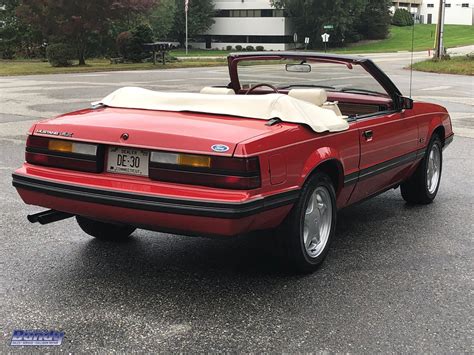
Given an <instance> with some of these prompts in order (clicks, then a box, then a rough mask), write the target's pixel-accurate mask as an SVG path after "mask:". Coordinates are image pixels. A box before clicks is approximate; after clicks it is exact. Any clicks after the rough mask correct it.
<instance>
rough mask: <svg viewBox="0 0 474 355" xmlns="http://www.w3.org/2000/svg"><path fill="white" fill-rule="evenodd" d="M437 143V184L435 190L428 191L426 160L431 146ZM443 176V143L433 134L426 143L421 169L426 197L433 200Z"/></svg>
mask: <svg viewBox="0 0 474 355" xmlns="http://www.w3.org/2000/svg"><path fill="white" fill-rule="evenodd" d="M435 144H437V145H438V149H439V154H440V163H439V180H438V186H436V190H434V191H433V193H430V191H429V190H428V181H427V174H428V171H427V167H428V161H429V156H430V152H431V149H432V148H433V146H434V145H435ZM442 176H443V144H442V142H441V139H440V138H439V137H438V136H437V135H436V136H433V138H432V139H431V141H430V144H429V145H428V148H427V150H426V153H425V158H424V159H423V170H422V177H423V181H424V184H423V186H424V189H425V195H426V197H427V198H428V199H430V200H434V198H435V197H436V195H437V194H438V190H439V186H440V185H441V177H442Z"/></svg>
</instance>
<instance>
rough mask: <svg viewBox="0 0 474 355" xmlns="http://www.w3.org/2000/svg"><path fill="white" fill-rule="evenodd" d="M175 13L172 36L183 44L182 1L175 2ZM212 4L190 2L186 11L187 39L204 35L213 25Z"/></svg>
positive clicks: (201, 0)
mask: <svg viewBox="0 0 474 355" xmlns="http://www.w3.org/2000/svg"><path fill="white" fill-rule="evenodd" d="M175 6H176V12H175V15H174V23H173V30H172V36H173V37H174V38H176V39H177V40H178V41H179V42H180V43H181V44H184V43H185V37H186V35H185V17H184V0H175ZM214 12H215V10H214V3H213V1H212V0H190V1H189V11H188V37H189V38H192V37H194V36H197V35H200V34H203V33H205V32H206V31H207V30H208V29H209V28H210V27H211V26H212V24H213V23H214V19H213V17H214Z"/></svg>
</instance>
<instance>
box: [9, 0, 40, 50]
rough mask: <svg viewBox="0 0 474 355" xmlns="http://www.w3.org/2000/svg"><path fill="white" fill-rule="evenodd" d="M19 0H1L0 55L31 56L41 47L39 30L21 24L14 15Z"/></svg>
mask: <svg viewBox="0 0 474 355" xmlns="http://www.w3.org/2000/svg"><path fill="white" fill-rule="evenodd" d="M18 3H19V0H3V1H2V4H3V7H4V9H3V10H0V23H1V25H0V57H3V58H6V59H8V58H12V57H13V56H14V55H15V54H20V55H25V56H33V55H35V54H39V53H37V52H38V50H39V48H41V44H42V37H41V33H40V32H39V31H35V30H34V28H32V27H31V26H28V25H25V24H23V23H22V22H21V21H20V19H19V18H18V17H17V15H16V8H17V6H18Z"/></svg>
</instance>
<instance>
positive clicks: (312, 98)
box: [288, 89, 328, 106]
mask: <svg viewBox="0 0 474 355" xmlns="http://www.w3.org/2000/svg"><path fill="white" fill-rule="evenodd" d="M288 96H291V97H294V98H295V99H298V100H303V101H306V102H309V103H312V104H314V105H316V106H322V105H323V104H324V103H325V102H326V101H327V100H328V95H327V94H326V90H324V89H291V90H290V91H288Z"/></svg>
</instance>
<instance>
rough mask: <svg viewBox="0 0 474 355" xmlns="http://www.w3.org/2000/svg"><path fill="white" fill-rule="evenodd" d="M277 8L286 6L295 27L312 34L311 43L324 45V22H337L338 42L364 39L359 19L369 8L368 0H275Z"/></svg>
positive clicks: (334, 35)
mask: <svg viewBox="0 0 474 355" xmlns="http://www.w3.org/2000/svg"><path fill="white" fill-rule="evenodd" d="M272 1H273V5H274V6H275V7H277V8H284V9H286V11H287V12H288V14H289V16H290V17H292V18H293V24H294V26H295V31H296V32H297V33H298V34H299V35H300V38H301V37H310V47H312V48H314V47H318V46H322V41H321V37H320V36H321V34H323V33H324V32H325V31H326V30H324V27H323V26H324V25H333V26H334V29H332V30H330V31H329V34H330V35H331V38H330V41H331V42H332V43H335V44H341V43H343V42H354V41H357V40H359V39H360V35H359V34H358V31H357V24H358V19H359V18H360V16H361V14H362V13H363V12H364V11H365V9H366V6H367V2H368V0H272Z"/></svg>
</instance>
